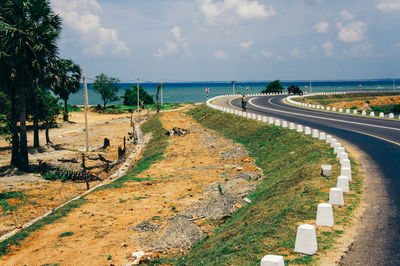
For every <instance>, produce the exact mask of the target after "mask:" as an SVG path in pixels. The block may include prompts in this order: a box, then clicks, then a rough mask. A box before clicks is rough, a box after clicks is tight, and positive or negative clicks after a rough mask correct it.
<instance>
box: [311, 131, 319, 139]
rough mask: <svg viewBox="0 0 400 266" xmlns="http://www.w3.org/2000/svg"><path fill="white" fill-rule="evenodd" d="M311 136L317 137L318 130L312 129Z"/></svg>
mask: <svg viewBox="0 0 400 266" xmlns="http://www.w3.org/2000/svg"><path fill="white" fill-rule="evenodd" d="M312 137H313V138H314V139H317V138H318V137H319V131H318V129H313V131H312Z"/></svg>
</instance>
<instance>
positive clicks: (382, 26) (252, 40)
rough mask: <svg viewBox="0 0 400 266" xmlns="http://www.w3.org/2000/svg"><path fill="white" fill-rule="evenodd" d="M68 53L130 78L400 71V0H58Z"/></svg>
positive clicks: (331, 76)
mask: <svg viewBox="0 0 400 266" xmlns="http://www.w3.org/2000/svg"><path fill="white" fill-rule="evenodd" d="M51 4H52V7H53V11H54V12H55V13H57V14H59V15H60V16H61V18H62V20H63V31H62V34H61V37H60V39H59V48H60V57H62V58H66V59H72V60H73V61H74V62H75V63H77V64H79V65H81V66H83V65H85V69H86V73H87V76H88V78H89V82H90V80H92V79H93V78H95V76H96V75H99V74H100V73H105V74H107V75H111V76H113V77H117V78H119V79H120V80H121V82H133V81H135V80H136V79H137V78H139V79H140V80H142V81H153V82H158V81H160V80H163V81H165V82H185V81H230V80H239V81H251V80H252V81H264V80H275V79H281V80H335V79H378V78H400V34H399V33H400V0H352V1H349V0H334V1H333V0H191V1H189V0H146V1H143V0H112V1H111V0H108V1H106V0H51Z"/></svg>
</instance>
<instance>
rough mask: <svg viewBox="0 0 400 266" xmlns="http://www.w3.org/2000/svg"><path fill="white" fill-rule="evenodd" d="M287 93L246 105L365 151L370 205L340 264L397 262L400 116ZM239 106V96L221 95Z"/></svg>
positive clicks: (229, 103)
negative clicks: (317, 104)
mask: <svg viewBox="0 0 400 266" xmlns="http://www.w3.org/2000/svg"><path fill="white" fill-rule="evenodd" d="M286 97H287V95H276V96H255V97H249V98H248V104H247V111H249V112H252V113H257V114H261V115H267V116H272V117H275V118H279V119H282V120H286V121H288V122H294V123H298V124H302V125H304V126H308V127H310V128H313V129H318V130H321V131H324V132H326V133H328V134H330V135H333V136H335V137H337V138H339V139H341V140H343V141H345V142H349V143H351V144H353V145H355V146H356V148H357V149H358V150H360V151H361V153H362V154H365V156H364V159H363V160H362V162H361V163H362V165H363V167H364V169H365V171H366V172H367V174H368V175H369V176H370V177H371V180H372V182H371V184H369V188H368V190H367V200H368V201H369V204H370V209H369V210H367V211H366V212H365V215H364V216H363V219H362V220H361V221H359V222H360V223H363V225H365V227H363V229H361V230H360V231H359V232H358V234H357V237H356V240H355V242H354V244H353V245H352V246H351V247H350V249H349V251H348V253H347V254H346V256H344V257H343V258H342V260H341V264H342V265H400V120H398V121H396V120H389V119H379V118H371V117H361V116H354V115H349V114H344V113H333V112H325V111H317V110H311V109H306V108H302V107H297V106H293V105H289V104H286V103H284V98H286ZM218 103H219V104H220V105H221V104H222V105H224V106H225V107H230V108H232V107H237V108H238V109H241V108H240V107H241V99H240V98H234V99H230V100H229V101H227V100H226V98H225V99H224V98H220V99H219V100H218Z"/></svg>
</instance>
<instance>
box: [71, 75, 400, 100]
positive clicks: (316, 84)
mask: <svg viewBox="0 0 400 266" xmlns="http://www.w3.org/2000/svg"><path fill="white" fill-rule="evenodd" d="M267 84H268V81H248V82H245V81H240V82H236V83H235V92H236V93H239V92H240V93H242V94H243V93H245V92H246V87H249V93H259V92H261V91H262V90H264V89H265V87H266V85H267ZM281 84H282V85H283V87H285V88H287V87H289V86H290V85H295V86H299V87H300V88H302V89H303V91H309V90H310V82H309V81H281ZM156 85H157V83H150V82H147V83H146V82H144V83H141V84H140V86H142V87H143V88H144V90H146V91H147V92H148V93H149V94H150V95H155V94H156V88H155V87H156ZM306 85H307V87H308V88H307V89H306V88H305V86H306ZM360 85H361V87H360ZM119 87H120V90H119V93H118V95H119V96H122V95H124V90H125V89H126V88H129V87H130V84H129V83H120V84H119ZM311 87H312V92H333V91H360V90H361V91H376V90H378V91H393V89H394V87H395V89H396V90H398V91H400V81H399V80H396V81H395V86H394V85H393V80H391V79H379V80H343V81H340V80H338V81H311ZM206 88H209V98H212V97H215V96H218V95H223V94H232V92H233V89H232V82H213V81H210V82H186V83H168V82H167V83H164V86H163V100H164V103H195V102H204V101H206V91H205V90H206ZM88 98H89V104H90V105H97V104H103V101H102V99H101V96H100V94H98V93H96V92H94V90H93V89H92V87H91V84H90V83H89V84H88ZM68 103H69V104H71V105H83V87H82V86H81V89H80V90H79V91H78V92H77V93H75V94H71V95H70V99H69V101H68ZM120 103H122V99H120V100H119V101H116V102H113V103H110V104H120Z"/></svg>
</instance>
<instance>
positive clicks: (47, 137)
mask: <svg viewBox="0 0 400 266" xmlns="http://www.w3.org/2000/svg"><path fill="white" fill-rule="evenodd" d="M46 144H53V143H52V142H51V140H50V135H49V123H48V122H46Z"/></svg>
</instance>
